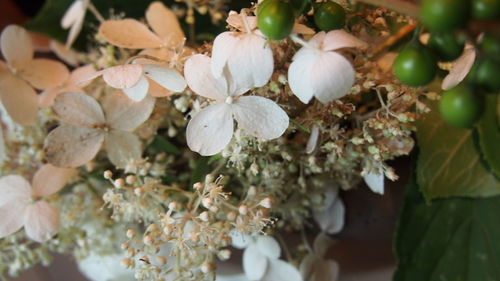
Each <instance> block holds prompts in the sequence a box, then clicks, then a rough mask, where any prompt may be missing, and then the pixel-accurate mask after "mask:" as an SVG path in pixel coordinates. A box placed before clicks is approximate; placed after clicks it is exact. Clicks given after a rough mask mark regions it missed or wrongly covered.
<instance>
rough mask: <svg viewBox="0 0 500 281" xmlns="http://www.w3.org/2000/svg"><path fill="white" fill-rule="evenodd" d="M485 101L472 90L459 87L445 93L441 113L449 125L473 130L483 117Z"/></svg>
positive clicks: (440, 104)
mask: <svg viewBox="0 0 500 281" xmlns="http://www.w3.org/2000/svg"><path fill="white" fill-rule="evenodd" d="M483 99H484V97H482V96H477V95H475V94H474V93H473V92H472V90H471V89H470V88H467V87H465V86H463V85H459V86H457V87H455V88H453V89H451V90H448V91H446V92H444V93H443V95H442V97H441V100H440V101H439V111H440V113H441V116H442V117H443V119H444V120H445V121H446V122H447V123H448V124H450V125H452V126H455V127H458V128H471V127H472V126H473V125H474V123H476V121H477V120H479V118H480V117H481V114H482V112H483V103H484V102H483Z"/></svg>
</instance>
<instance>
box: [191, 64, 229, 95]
mask: <svg viewBox="0 0 500 281" xmlns="http://www.w3.org/2000/svg"><path fill="white" fill-rule="evenodd" d="M211 61H213V59H210V58H209V57H207V56H205V55H193V56H191V57H190V58H189V59H188V60H187V61H186V63H185V64H184V77H186V82H187V84H188V86H189V88H191V90H193V91H194V92H195V93H196V94H198V95H200V96H202V97H206V98H209V99H214V100H219V101H224V100H225V99H226V98H227V96H228V94H227V91H228V89H227V82H226V80H225V78H224V76H220V77H219V78H218V79H216V78H215V77H214V75H212V72H211V71H210V64H211Z"/></svg>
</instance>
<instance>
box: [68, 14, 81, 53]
mask: <svg viewBox="0 0 500 281" xmlns="http://www.w3.org/2000/svg"><path fill="white" fill-rule="evenodd" d="M82 27H83V17H82V19H81V20H79V21H76V22H75V23H74V24H73V25H72V26H71V28H70V29H69V32H68V37H67V38H66V44H65V45H64V46H65V47H66V48H68V49H69V48H71V46H72V45H73V43H75V41H76V39H77V38H78V35H80V32H81V31H82Z"/></svg>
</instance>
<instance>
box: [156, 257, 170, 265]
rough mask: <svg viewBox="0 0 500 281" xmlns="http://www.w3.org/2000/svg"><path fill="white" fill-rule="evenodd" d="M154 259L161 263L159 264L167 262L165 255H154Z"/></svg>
mask: <svg viewBox="0 0 500 281" xmlns="http://www.w3.org/2000/svg"><path fill="white" fill-rule="evenodd" d="M156 261H157V262H158V263H159V264H161V265H165V264H167V257H165V256H156Z"/></svg>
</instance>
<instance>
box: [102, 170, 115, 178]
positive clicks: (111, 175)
mask: <svg viewBox="0 0 500 281" xmlns="http://www.w3.org/2000/svg"><path fill="white" fill-rule="evenodd" d="M104 178H105V179H107V180H110V179H111V178H113V172H111V171H110V170H106V171H104Z"/></svg>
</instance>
